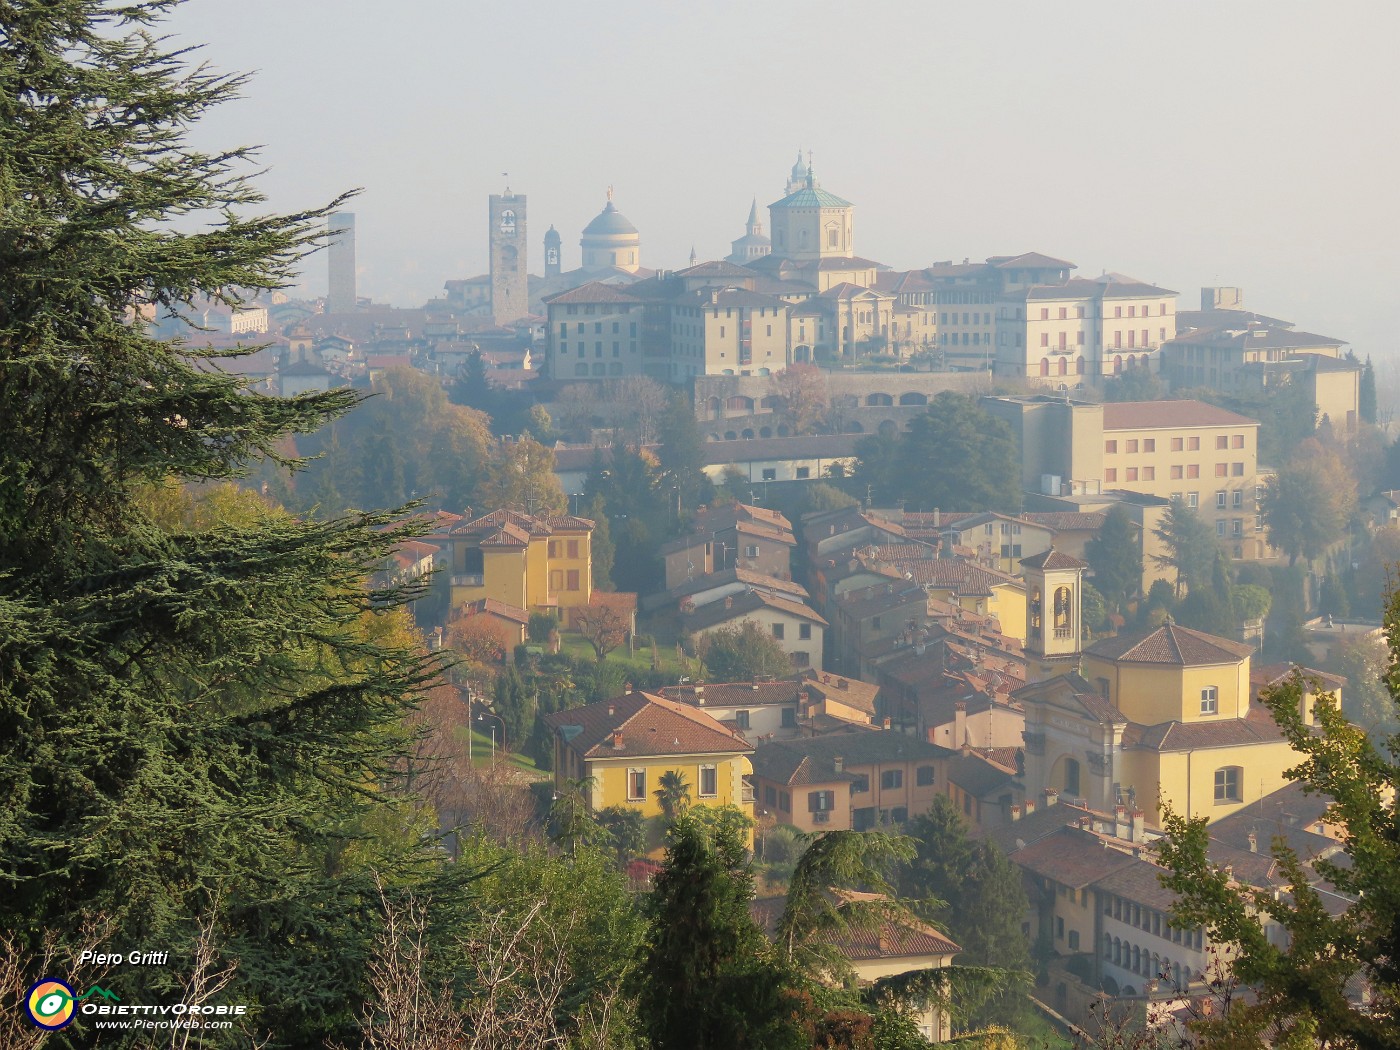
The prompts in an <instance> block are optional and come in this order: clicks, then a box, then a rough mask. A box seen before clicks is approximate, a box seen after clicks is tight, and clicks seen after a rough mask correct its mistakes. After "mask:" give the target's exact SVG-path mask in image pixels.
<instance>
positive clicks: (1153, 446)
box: [1142, 438, 1157, 452]
mask: <svg viewBox="0 0 1400 1050" xmlns="http://www.w3.org/2000/svg"><path fill="white" fill-rule="evenodd" d="M1142 450H1143V451H1144V452H1156V451H1157V439H1156V438H1143V439H1142Z"/></svg>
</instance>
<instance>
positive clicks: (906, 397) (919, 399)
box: [899, 393, 928, 405]
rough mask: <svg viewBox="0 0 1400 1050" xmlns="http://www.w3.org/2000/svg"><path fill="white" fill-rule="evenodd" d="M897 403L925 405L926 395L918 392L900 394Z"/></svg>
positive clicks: (926, 402) (926, 401)
mask: <svg viewBox="0 0 1400 1050" xmlns="http://www.w3.org/2000/svg"><path fill="white" fill-rule="evenodd" d="M899 403H900V404H901V405H926V404H928V395H927V394H918V393H909V394H900V395H899Z"/></svg>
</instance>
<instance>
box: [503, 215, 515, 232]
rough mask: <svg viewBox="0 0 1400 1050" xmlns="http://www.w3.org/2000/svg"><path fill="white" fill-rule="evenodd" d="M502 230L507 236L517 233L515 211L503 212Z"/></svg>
mask: <svg viewBox="0 0 1400 1050" xmlns="http://www.w3.org/2000/svg"><path fill="white" fill-rule="evenodd" d="M501 232H502V233H504V234H506V235H507V236H514V235H515V212H513V211H503V212H501Z"/></svg>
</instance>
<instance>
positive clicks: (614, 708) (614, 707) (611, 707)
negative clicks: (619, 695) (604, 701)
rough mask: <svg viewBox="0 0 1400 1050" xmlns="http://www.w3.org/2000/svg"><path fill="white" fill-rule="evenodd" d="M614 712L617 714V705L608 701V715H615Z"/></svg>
mask: <svg viewBox="0 0 1400 1050" xmlns="http://www.w3.org/2000/svg"><path fill="white" fill-rule="evenodd" d="M615 714H617V705H616V704H613V703H609V704H608V717H609V718H611V717H612V716H613V715H615Z"/></svg>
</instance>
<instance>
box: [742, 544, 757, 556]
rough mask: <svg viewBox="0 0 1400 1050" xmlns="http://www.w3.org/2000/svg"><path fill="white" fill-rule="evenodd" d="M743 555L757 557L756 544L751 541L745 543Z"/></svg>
mask: <svg viewBox="0 0 1400 1050" xmlns="http://www.w3.org/2000/svg"><path fill="white" fill-rule="evenodd" d="M744 557H745V558H757V557H758V546H757V544H753V543H750V544H746V545H745V546H744Z"/></svg>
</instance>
